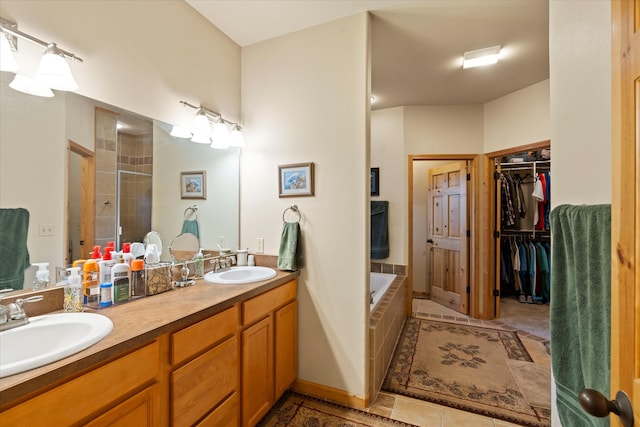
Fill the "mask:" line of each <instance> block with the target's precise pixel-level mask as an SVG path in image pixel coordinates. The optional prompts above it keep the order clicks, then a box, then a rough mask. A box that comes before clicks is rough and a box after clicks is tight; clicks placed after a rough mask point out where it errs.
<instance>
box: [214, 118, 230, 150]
mask: <svg viewBox="0 0 640 427" xmlns="http://www.w3.org/2000/svg"><path fill="white" fill-rule="evenodd" d="M228 147H229V129H227V125H225V124H224V121H223V120H222V119H220V120H218V122H217V123H216V124H215V125H213V136H212V137H211V148H220V149H224V148H228Z"/></svg>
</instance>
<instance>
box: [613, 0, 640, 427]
mask: <svg viewBox="0 0 640 427" xmlns="http://www.w3.org/2000/svg"><path fill="white" fill-rule="evenodd" d="M611 5H612V10H611V11H612V13H611V18H612V67H611V69H612V113H613V115H612V129H613V132H612V148H613V168H612V169H613V196H612V209H611V215H612V216H611V262H612V265H611V316H612V317H611V398H614V397H615V395H616V393H617V392H618V390H623V391H625V392H626V393H627V394H628V395H629V397H630V399H631V401H632V405H633V412H634V415H635V419H636V422H635V425H639V424H640V267H639V265H640V182H639V181H640V158H639V156H640V143H639V140H640V138H639V137H640V135H639V134H638V132H639V131H640V129H639V126H640V120H639V118H640V35H639V33H638V29H639V27H640V0H635V1H633V0H624V1H622V0H613V1H612V2H611ZM611 425H612V426H619V425H620V423H619V419H618V417H616V416H611Z"/></svg>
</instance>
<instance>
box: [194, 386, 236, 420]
mask: <svg viewBox="0 0 640 427" xmlns="http://www.w3.org/2000/svg"><path fill="white" fill-rule="evenodd" d="M197 425H198V427H237V426H239V425H240V401H239V398H238V393H233V394H232V395H231V396H230V397H229V398H228V399H227V400H225V401H224V402H222V404H221V405H220V406H219V407H217V408H216V410H215V411H213V412H212V413H210V414H209V415H207V417H206V418H204V419H203V420H202V421H200V422H199V423H198V424H197Z"/></svg>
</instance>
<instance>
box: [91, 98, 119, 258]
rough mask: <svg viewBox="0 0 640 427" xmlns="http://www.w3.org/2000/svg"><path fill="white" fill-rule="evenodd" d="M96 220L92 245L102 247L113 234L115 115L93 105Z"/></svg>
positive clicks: (115, 166)
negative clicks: (94, 111)
mask: <svg viewBox="0 0 640 427" xmlns="http://www.w3.org/2000/svg"><path fill="white" fill-rule="evenodd" d="M95 120H96V123H95V132H96V134H95V144H96V145H95V150H96V223H95V239H94V245H100V247H102V248H104V247H105V246H107V243H108V242H113V241H115V238H116V201H117V200H116V171H117V161H116V148H117V145H118V144H117V135H118V132H117V129H116V124H117V120H118V115H117V114H116V113H114V112H111V111H107V110H102V109H100V108H96V116H95Z"/></svg>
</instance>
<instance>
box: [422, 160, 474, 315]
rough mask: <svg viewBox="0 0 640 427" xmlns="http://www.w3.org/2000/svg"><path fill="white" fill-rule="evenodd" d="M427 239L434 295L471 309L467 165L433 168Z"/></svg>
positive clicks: (455, 306) (458, 307) (442, 301)
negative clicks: (469, 292) (468, 257)
mask: <svg viewBox="0 0 640 427" xmlns="http://www.w3.org/2000/svg"><path fill="white" fill-rule="evenodd" d="M428 191H429V197H428V198H427V200H428V212H427V223H428V227H427V233H428V235H427V242H428V243H430V248H429V254H428V257H429V260H428V262H429V278H430V283H431V299H432V300H434V301H436V302H437V303H439V304H442V305H444V306H446V307H449V308H451V309H453V310H456V311H459V312H460V313H464V314H468V313H469V294H468V289H469V288H468V286H469V269H468V263H467V254H468V247H469V244H468V239H467V230H468V226H467V165H466V162H455V163H451V164H448V165H445V166H441V167H437V168H433V169H430V170H429V189H428Z"/></svg>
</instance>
